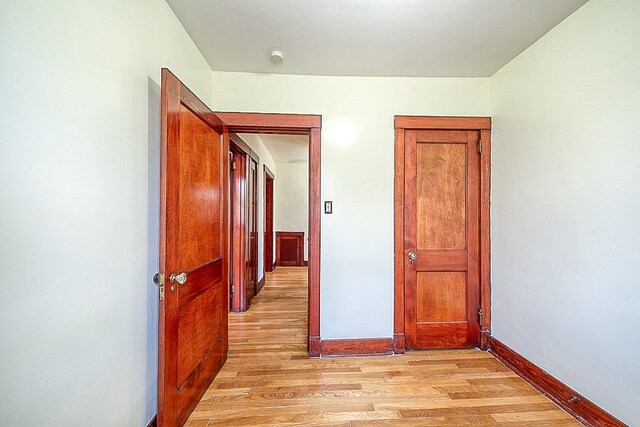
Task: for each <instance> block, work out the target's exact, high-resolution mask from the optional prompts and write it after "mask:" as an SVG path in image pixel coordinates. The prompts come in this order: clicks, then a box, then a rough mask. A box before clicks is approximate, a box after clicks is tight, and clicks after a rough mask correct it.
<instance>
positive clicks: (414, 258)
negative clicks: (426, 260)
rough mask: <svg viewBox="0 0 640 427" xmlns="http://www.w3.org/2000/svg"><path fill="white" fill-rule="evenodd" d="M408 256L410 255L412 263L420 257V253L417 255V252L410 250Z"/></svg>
mask: <svg viewBox="0 0 640 427" xmlns="http://www.w3.org/2000/svg"><path fill="white" fill-rule="evenodd" d="M408 256H409V262H410V263H411V264H413V261H415V260H416V258H418V255H416V253H415V252H409V255H408Z"/></svg>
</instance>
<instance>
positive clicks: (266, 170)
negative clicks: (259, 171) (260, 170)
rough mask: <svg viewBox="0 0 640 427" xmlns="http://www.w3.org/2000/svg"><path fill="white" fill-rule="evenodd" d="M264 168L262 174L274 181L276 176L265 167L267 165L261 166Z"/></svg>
mask: <svg viewBox="0 0 640 427" xmlns="http://www.w3.org/2000/svg"><path fill="white" fill-rule="evenodd" d="M262 166H264V173H265V174H267V176H268V177H269V179H276V174H274V173H273V172H271V169H269V168H268V167H267V165H264V164H263V165H262Z"/></svg>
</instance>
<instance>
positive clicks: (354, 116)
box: [213, 72, 489, 339]
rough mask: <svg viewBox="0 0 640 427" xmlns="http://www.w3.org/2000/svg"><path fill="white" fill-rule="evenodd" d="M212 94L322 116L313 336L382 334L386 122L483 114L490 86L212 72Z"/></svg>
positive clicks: (389, 254) (232, 102)
mask: <svg viewBox="0 0 640 427" xmlns="http://www.w3.org/2000/svg"><path fill="white" fill-rule="evenodd" d="M213 97H214V106H215V108H216V109H219V110H227V111H257V112H282V113H309V114H322V189H321V192H322V199H323V200H333V202H334V214H333V215H324V214H323V215H322V218H321V220H322V235H321V239H322V256H321V273H320V274H321V278H320V283H321V284H320V316H321V318H320V323H321V324H320V334H321V337H322V338H323V339H327V338H360V337H390V336H391V335H392V331H393V116H394V115H396V114H432V115H480V116H488V115H489V80H488V79H482V78H481V79H441V78H376V77H370V78H362V77H316V76H294V75H262V74H243V73H228V72H214V73H213ZM278 172H280V171H278ZM278 175H279V173H278ZM276 179H278V176H276ZM362 295H366V298H362V297H361V296H362ZM349 296H353V297H349ZM355 296H358V297H355Z"/></svg>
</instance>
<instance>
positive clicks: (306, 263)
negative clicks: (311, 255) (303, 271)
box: [302, 259, 309, 267]
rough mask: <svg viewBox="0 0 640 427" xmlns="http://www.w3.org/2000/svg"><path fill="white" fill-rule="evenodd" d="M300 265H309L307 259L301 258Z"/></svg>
mask: <svg viewBox="0 0 640 427" xmlns="http://www.w3.org/2000/svg"><path fill="white" fill-rule="evenodd" d="M302 266H303V267H308V266H309V261H308V260H306V259H304V260H302Z"/></svg>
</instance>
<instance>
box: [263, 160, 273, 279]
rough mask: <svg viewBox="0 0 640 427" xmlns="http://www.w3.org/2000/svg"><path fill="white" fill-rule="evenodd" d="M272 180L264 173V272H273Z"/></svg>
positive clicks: (271, 175)
mask: <svg viewBox="0 0 640 427" xmlns="http://www.w3.org/2000/svg"><path fill="white" fill-rule="evenodd" d="M273 179H274V176H273V174H271V172H269V170H268V169H267V168H266V166H265V171H264V271H273Z"/></svg>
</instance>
